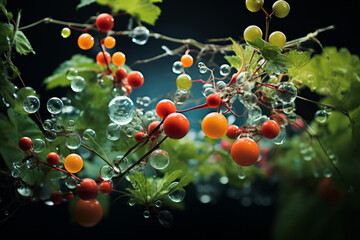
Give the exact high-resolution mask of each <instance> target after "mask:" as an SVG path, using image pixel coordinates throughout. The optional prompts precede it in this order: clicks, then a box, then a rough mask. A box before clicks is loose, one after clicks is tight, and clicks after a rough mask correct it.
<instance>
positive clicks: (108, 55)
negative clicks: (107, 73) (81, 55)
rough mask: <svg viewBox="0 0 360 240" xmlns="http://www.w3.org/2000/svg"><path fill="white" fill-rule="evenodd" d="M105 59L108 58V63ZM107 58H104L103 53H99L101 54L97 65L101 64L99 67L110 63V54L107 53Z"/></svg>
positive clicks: (97, 58) (98, 55) (98, 56)
mask: <svg viewBox="0 0 360 240" xmlns="http://www.w3.org/2000/svg"><path fill="white" fill-rule="evenodd" d="M105 58H106V61H105ZM105 58H104V54H103V52H99V53H98V54H97V55H96V62H97V64H99V65H106V63H110V61H111V56H110V53H108V52H105Z"/></svg>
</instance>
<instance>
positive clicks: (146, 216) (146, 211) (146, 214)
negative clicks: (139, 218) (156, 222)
mask: <svg viewBox="0 0 360 240" xmlns="http://www.w3.org/2000/svg"><path fill="white" fill-rule="evenodd" d="M143 216H144V218H149V217H150V211H149V210H145V211H144V212H143Z"/></svg>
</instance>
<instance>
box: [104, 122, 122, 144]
mask: <svg viewBox="0 0 360 240" xmlns="http://www.w3.org/2000/svg"><path fill="white" fill-rule="evenodd" d="M120 135H121V128H120V126H119V125H117V124H116V123H110V124H109V125H108V126H107V128H106V138H107V139H109V140H111V141H116V140H118V139H119V138H120Z"/></svg>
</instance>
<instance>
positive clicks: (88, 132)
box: [83, 128, 96, 140]
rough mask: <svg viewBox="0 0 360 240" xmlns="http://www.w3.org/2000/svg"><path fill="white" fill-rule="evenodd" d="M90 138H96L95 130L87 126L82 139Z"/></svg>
mask: <svg viewBox="0 0 360 240" xmlns="http://www.w3.org/2000/svg"><path fill="white" fill-rule="evenodd" d="M91 138H93V139H95V138H96V132H95V131H94V130H92V129H90V128H88V129H86V130H85V131H84V132H83V139H84V140H91Z"/></svg>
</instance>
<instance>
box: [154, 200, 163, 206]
mask: <svg viewBox="0 0 360 240" xmlns="http://www.w3.org/2000/svg"><path fill="white" fill-rule="evenodd" d="M162 205H163V203H162V201H161V200H156V201H155V207H157V208H161V207H162Z"/></svg>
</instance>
